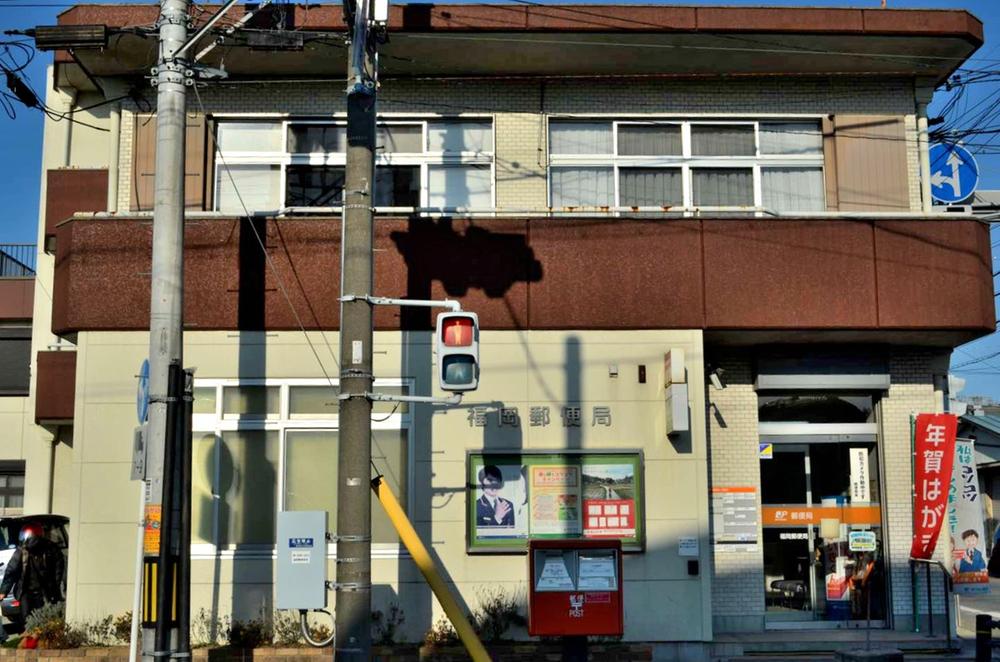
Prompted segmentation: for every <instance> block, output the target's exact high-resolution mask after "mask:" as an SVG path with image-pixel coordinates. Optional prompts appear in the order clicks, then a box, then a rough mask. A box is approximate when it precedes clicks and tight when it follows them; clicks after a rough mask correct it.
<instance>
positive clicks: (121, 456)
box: [68, 331, 712, 641]
mask: <svg viewBox="0 0 1000 662" xmlns="http://www.w3.org/2000/svg"><path fill="white" fill-rule="evenodd" d="M310 337H311V339H312V340H313V342H314V343H315V345H316V347H317V349H318V353H319V355H320V357H321V358H322V360H323V362H324V364H325V366H324V369H325V370H326V372H327V373H328V374H331V375H335V374H337V369H336V367H335V366H334V365H333V362H332V359H331V353H330V352H328V351H327V350H326V347H325V345H326V343H329V345H330V347H336V346H337V342H338V340H337V336H336V334H333V333H330V334H326V338H325V340H324V339H323V338H322V337H321V336H320V335H319V334H310ZM430 340H431V338H430V335H429V334H426V333H419V334H418V333H412V334H407V337H406V338H404V337H403V336H402V334H399V333H379V334H377V335H376V349H375V357H376V366H375V372H376V374H377V375H378V377H381V378H393V377H407V378H411V379H413V380H414V385H413V392H414V393H418V394H427V393H429V392H430V391H431V379H430V376H431V374H432V372H431V371H432V365H431V360H432V356H431V347H430ZM146 343H147V335H146V334H144V333H81V334H80V337H79V349H78V352H79V357H78V366H77V406H76V420H75V436H74V455H73V463H72V469H71V476H70V480H71V482H72V483H73V484H74V485H75V489H76V490H77V491H76V494H75V495H74V502H73V505H72V506H71V507H70V512H69V513H68V514H69V515H70V517H71V518H72V525H71V528H72V531H71V533H72V535H73V539H74V541H75V544H74V546H73V548H72V550H71V555H70V564H69V571H70V588H69V611H70V614H71V616H72V617H76V618H82V617H94V616H99V615H103V614H107V613H120V612H123V611H125V610H126V609H128V608H129V601H130V597H131V592H132V572H133V567H134V566H133V563H134V558H135V545H134V540H135V529H136V521H137V513H138V510H137V499H138V484H137V483H132V482H130V481H129V480H128V473H129V459H130V449H129V440H130V438H131V430H132V427H133V426H134V425H135V405H134V402H135V400H134V397H135V396H134V391H135V379H134V375H135V372H136V369H137V366H138V365H139V363H140V362H141V361H142V359H143V357H144V356H145V355H146V353H147V351H148V348H147V344H146ZM481 343H482V348H483V349H482V381H481V385H480V388H479V390H478V391H476V392H475V393H473V394H471V395H470V396H469V397H467V398H466V401H465V403H463V405H462V406H460V407H433V408H432V407H428V406H417V407H415V408H412V409H411V412H413V413H412V417H413V422H412V429H413V432H412V435H411V442H410V443H411V447H412V467H411V472H410V476H411V486H412V489H411V491H410V502H409V507H408V510H409V512H410V514H411V517H412V519H413V520H414V523H415V525H416V527H417V529H418V531H419V532H420V533H421V535H422V537H423V539H424V540H425V542H429V543H430V545H431V546H432V548H433V551H434V553H435V555H436V556H437V558H438V559H439V560H440V562H441V564H442V566H443V568H444V569H445V571H446V572H447V574H448V575H449V576H450V578H451V579H452V580H453V581H454V582H455V584H456V585H457V586H458V588H459V590H460V592H461V594H462V598H463V599H464V600H465V601H466V602H467V603H468V604H470V605H475V604H476V602H477V600H478V599H479V596H480V595H481V592H482V589H483V588H486V587H494V586H501V587H503V588H504V589H505V590H506V591H507V592H508V593H510V594H514V595H519V596H521V598H522V599H523V598H524V596H525V593H526V585H525V577H526V573H527V565H526V558H525V556H524V555H522V554H513V555H509V554H503V555H470V554H467V553H466V535H465V532H466V510H465V509H466V504H467V502H466V499H465V496H464V486H465V484H466V451H468V450H483V449H486V450H489V451H495V452H503V451H515V452H516V451H518V450H520V449H532V450H537V449H565V448H570V449H573V448H578V449H600V450H615V449H618V450H623V449H640V450H641V451H642V452H643V454H644V460H645V474H644V476H645V509H646V517H645V527H646V550H645V552H643V553H635V554H628V555H627V556H626V558H625V579H626V585H625V595H626V606H625V609H626V613H627V614H628V618H627V620H626V635H625V636H626V639H629V640H638V641H642V640H647V641H648V640H654V641H655V640H666V641H670V640H675V641H677V640H680V641H683V640H689V641H690V640H694V641H697V640H710V639H711V636H712V630H711V620H710V610H711V604H710V598H709V590H710V578H709V575H708V572H707V571H703V572H702V573H701V576H699V577H690V576H689V575H688V574H687V564H686V559H683V558H681V557H680V556H679V555H678V539H679V538H680V537H681V536H695V537H697V538H698V539H699V541H700V551H701V558H700V564H701V567H702V568H706V569H707V568H708V567H709V562H710V558H709V546H708V538H707V536H708V497H707V494H708V475H707V458H706V445H705V422H704V419H702V418H701V417H700V416H693V417H692V431H691V433H690V434H687V435H682V436H681V437H679V438H678V439H676V440H675V441H673V442H670V441H668V440H667V437H666V432H665V418H664V417H665V413H664V406H663V401H662V395H661V389H662V386H661V385H662V383H663V375H662V370H663V369H662V363H663V355H664V353H665V352H666V351H667V350H669V349H670V348H671V347H680V348H683V349H684V350H685V352H686V355H687V369H688V378H689V380H690V382H691V383H692V384H701V383H702V382H703V379H704V377H703V370H702V364H703V361H702V355H701V334H700V332H695V331H663V332H652V331H650V332H626V331H623V332H525V333H516V332H484V333H483V334H482V338H481ZM185 363H186V364H187V365H192V366H197V367H198V372H197V377H198V378H201V379H208V378H215V379H220V378H221V379H235V378H243V379H253V378H271V379H279V378H322V377H323V371H322V370H321V369H320V367H319V365H318V364H317V362H316V359H315V358H314V356H313V355H312V353H311V352H310V351H309V349H308V347H307V346H306V345H305V343H304V339H303V336H302V334H301V333H294V332H282V333H268V334H266V336H264V335H261V334H244V335H243V337H242V338H241V337H240V334H237V333H227V332H189V333H188V334H187V336H186V345H185ZM609 364H615V365H617V366H618V368H619V377H617V378H612V377H609V370H608V366H609ZM638 365H645V366H646V368H647V380H646V383H645V384H640V383H638V379H637V374H638V368H637V366H638ZM703 397H704V395H703V393H702V391H701V390H700V389H693V390H692V392H691V400H690V408H691V411H693V412H698V411H703V410H704V407H705V405H704V401H703ZM566 404H579V405H580V406H581V407H582V408H583V411H584V412H585V413H586V418H585V420H584V421H583V425H582V426H581V427H580V428H569V429H568V428H564V427H562V425H561V419H560V416H559V412H560V407H561V406H563V405H566ZM477 405H478V406H486V407H487V408H488V409H489V410H490V411H491V412H493V413H491V414H490V415H489V417H490V420H491V424H489V425H487V426H486V427H484V428H483V427H473V426H472V425H471V424H470V421H469V416H468V415H469V407H470V406H477ZM531 405H549V406H550V407H551V416H552V421H551V424H550V425H549V426H547V427H531V426H529V425H528V421H527V415H528V410H529V407H530V406H531ZM594 405H606V406H609V407H611V409H612V417H613V418H612V426H611V427H604V426H591V425H590V423H591V421H590V418H589V412H590V407H592V406H594ZM500 406H504V407H517V408H518V409H519V411H520V412H521V416H522V424H521V427H520V428H515V429H512V428H499V427H498V426H497V425H496V413H495V411H496V408H497V407H500ZM377 547H378V549H377V550H376V553H375V560H374V561H373V581H374V583H375V584H377V585H378V586H377V587H376V590H375V594H374V596H375V599H376V603H377V604H378V605H381V606H383V607H384V605H385V604H386V603H387V601H388V600H389V599H390V598H391V599H394V600H396V601H398V602H399V603H400V604H401V606H402V607H403V610H404V612H405V615H406V625H405V632H406V636H407V637H408V638H411V639H417V638H419V637H421V636H422V635H423V634H424V632H425V631H426V630H427V629H428V628H429V627H430V625H431V624H432V623H433V621H434V620H436V618H437V616H438V614H437V603H436V601H434V600H432V599H431V596H430V593H429V592H428V590H427V589H426V587H425V585H424V583H423V580H422V579H421V578H420V577H419V575H418V574H417V572H416V571H415V568H414V567H413V565H412V563H411V562H410V561H409V560H408V559H407V558H405V556H401V555H400V554H399V553H398V550H397V549H395V548H393V547H389V548H386V547H385V546H377ZM270 556H271V555H270V553H264V554H263V555H262V554H261V553H260V552H256V553H253V552H244V551H243V550H237V551H236V552H235V554H234V553H233V552H232V551H227V552H225V553H224V554H223V556H222V558H217V557H215V556H214V555H212V554H202V555H201V556H199V557H198V559H197V560H196V561H195V563H194V584H195V585H194V587H193V595H194V611H195V612H196V613H197V612H198V610H199V609H201V608H205V609H208V610H211V609H213V608H214V609H215V610H216V611H217V612H218V613H219V614H229V613H230V610H232V611H233V614H234V615H235V616H236V617H241V618H249V617H252V616H255V615H257V614H258V612H259V611H260V610H263V611H265V612H268V613H269V612H270V609H271V605H272V600H271V591H272V586H271V584H272V581H273V570H272V560H271V558H270ZM332 567H333V566H332V564H331V572H332ZM331 576H332V575H331ZM522 634H523V633H522Z"/></svg>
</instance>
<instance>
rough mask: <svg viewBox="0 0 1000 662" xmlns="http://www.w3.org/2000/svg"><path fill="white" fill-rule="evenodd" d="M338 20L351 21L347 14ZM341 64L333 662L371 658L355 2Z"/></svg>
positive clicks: (368, 276)
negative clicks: (344, 66)
mask: <svg viewBox="0 0 1000 662" xmlns="http://www.w3.org/2000/svg"><path fill="white" fill-rule="evenodd" d="M345 9H347V11H346V13H345V15H346V16H347V17H348V18H350V16H351V13H350V11H349V8H346V6H345ZM353 18H354V23H353V26H352V28H353V35H352V38H351V49H350V61H349V63H348V76H347V80H348V83H347V84H348V88H347V166H346V173H345V181H344V212H343V222H342V228H341V230H342V232H341V245H340V268H341V272H340V274H341V275H340V278H341V280H340V294H341V303H340V393H341V396H340V397H341V402H340V447H339V451H338V456H337V467H338V469H337V475H338V478H339V483H338V484H337V580H336V599H337V601H336V616H335V621H336V630H335V632H336V643H335V649H334V659H335V660H336V662H368V660H369V659H370V655H371V629H370V628H371V625H370V621H371V530H372V527H371V492H370V487H369V484H370V480H371V429H372V424H371V411H372V401H371V399H370V397H369V394H371V392H372V383H373V379H372V341H373V339H374V333H373V329H372V303H371V301H369V297H370V296H371V294H372V248H373V239H372V237H373V214H374V204H375V202H374V200H375V198H374V190H373V188H374V185H375V96H376V84H375V80H374V75H375V66H376V60H375V53H374V50H375V43H376V42H375V40H374V39H371V40H370V39H369V21H368V3H367V0H357V1H356V2H354V16H353Z"/></svg>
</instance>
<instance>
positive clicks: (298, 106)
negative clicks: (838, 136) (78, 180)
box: [118, 77, 920, 211]
mask: <svg viewBox="0 0 1000 662" xmlns="http://www.w3.org/2000/svg"><path fill="white" fill-rule="evenodd" d="M913 90H914V88H913V83H912V81H910V80H907V79H876V78H872V77H869V78H838V77H824V78H805V79H802V78H779V77H768V78H758V79H738V80H726V81H718V80H663V79H654V78H646V79H624V80H617V79H616V80H614V81H612V80H610V79H578V78H567V79H549V80H546V81H538V80H516V79H514V80H496V81H485V80H477V81H462V80H420V81H412V80H405V81H396V80H391V79H390V80H386V81H384V82H383V83H382V88H381V93H380V97H379V105H380V112H382V113H396V114H398V113H407V114H427V113H440V114H459V113H485V114H495V116H496V134H497V143H496V153H497V204H498V206H499V207H500V208H502V209H508V210H511V211H515V210H524V209H535V210H537V209H541V208H543V207H545V206H546V205H547V199H546V186H545V166H546V162H547V155H546V144H547V140H546V131H545V124H544V117H545V115H546V114H573V113H577V114H594V113H605V114H609V115H610V114H614V115H622V114H628V113H676V114H688V113H690V114H706V113H725V114H736V115H739V114H745V115H753V114H761V113H809V114H820V113H821V114H835V113H851V114H859V113H860V114H864V113H871V114H883V115H884V114H891V115H901V116H905V118H906V126H907V129H908V130H907V133H906V136H907V149H908V156H909V159H910V164H911V166H912V168H913V170H912V172H911V173H910V198H911V208H912V209H915V210H919V208H920V200H919V185H918V183H917V180H916V176H917V175H916V173H917V170H916V168H917V167H918V162H917V158H916V153H917V152H916V149H917V148H916V133H915V126H916V121H915V119H914V92H913ZM202 106H203V107H204V109H205V110H206V111H207V112H209V113H265V112H266V113H291V114H301V115H329V114H334V113H343V112H344V111H345V101H344V91H343V87H342V85H340V84H338V83H332V82H331V83H287V84H285V83H270V84H266V85H265V84H242V83H241V84H226V83H218V84H213V85H211V86H209V87H207V88H205V89H203V90H200V91H199V92H198V94H197V95H195V94H194V93H189V95H188V110H189V111H191V112H200V110H201V108H202ZM134 112H135V108H134V107H132V108H126V110H125V112H124V113H123V117H122V137H121V156H120V159H121V169H120V173H119V177H120V186H119V189H118V190H119V208H120V209H128V203H129V196H130V191H131V178H132V168H131V165H132V154H131V153H132V137H133V136H132V133H133V129H134V117H133V113H134ZM911 128H912V130H911Z"/></svg>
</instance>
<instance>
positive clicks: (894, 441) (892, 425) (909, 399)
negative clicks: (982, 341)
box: [880, 350, 949, 629]
mask: <svg viewBox="0 0 1000 662" xmlns="http://www.w3.org/2000/svg"><path fill="white" fill-rule="evenodd" d="M947 366H948V355H947V354H943V355H942V354H935V353H931V352H923V351H901V350H897V351H893V352H892V353H891V355H890V361H889V370H890V379H891V386H890V387H889V392H888V393H887V394H886V395H885V396H883V398H882V401H881V405H880V420H881V423H882V457H883V461H884V463H885V468H884V470H883V480H884V486H883V493H884V499H885V502H886V508H885V516H886V519H887V522H886V529H887V530H886V532H885V533H886V535H887V538H888V541H889V549H888V557H889V563H890V567H891V578H890V580H891V582H892V610H893V613H894V615H895V623H894V624H895V627H896V628H897V629H907V628H910V627H912V624H913V620H912V614H913V602H912V601H913V594H912V592H911V584H910V567H909V562H908V559H909V555H910V544H911V542H912V537H913V515H912V512H913V509H912V495H913V479H912V473H911V472H912V468H911V464H912V451H911V443H910V417H911V416H913V415H915V414H918V413H927V412H935V411H941V401H940V397H939V394H936V393H935V391H934V376H935V375H940V374H944V373H945V372H946V371H947ZM942 531H943V533H942V535H941V537H940V538H939V539H938V545H937V548H936V550H935V552H934V558H935V559H936V560H938V561H941V562H942V563H945V564H946V565H947V559H948V546H949V540H948V534H947V527H944V528H943V529H942ZM924 577H925V575H924V572H923V569H921V572H920V578H919V580H918V585H917V600H918V603H917V608H918V609H919V611H920V614H922V619H925V618H926V614H927V588H926V586H927V585H926V584H925V578H924ZM931 587H932V597H933V600H934V612H935V613H943V612H944V602H943V598H944V596H943V594H942V588H943V584H942V579H941V572H940V570H937V569H934V571H933V572H932V574H931Z"/></svg>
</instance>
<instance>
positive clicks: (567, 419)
mask: <svg viewBox="0 0 1000 662" xmlns="http://www.w3.org/2000/svg"><path fill="white" fill-rule="evenodd" d="M466 418H467V420H468V421H469V427H472V428H494V427H495V428H520V427H522V423H523V421H522V420H521V410H520V409H519V408H517V407H483V406H476V407H470V408H469V413H468V415H467V416H466ZM611 420H612V419H611V407H610V406H608V405H593V406H590V407H581V406H579V405H566V406H561V407H551V406H549V405H537V406H535V405H532V406H531V407H528V417H527V424H528V426H529V427H533V428H545V427H549V426H550V425H553V426H559V427H564V428H582V427H591V428H600V427H605V428H610V427H611Z"/></svg>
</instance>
